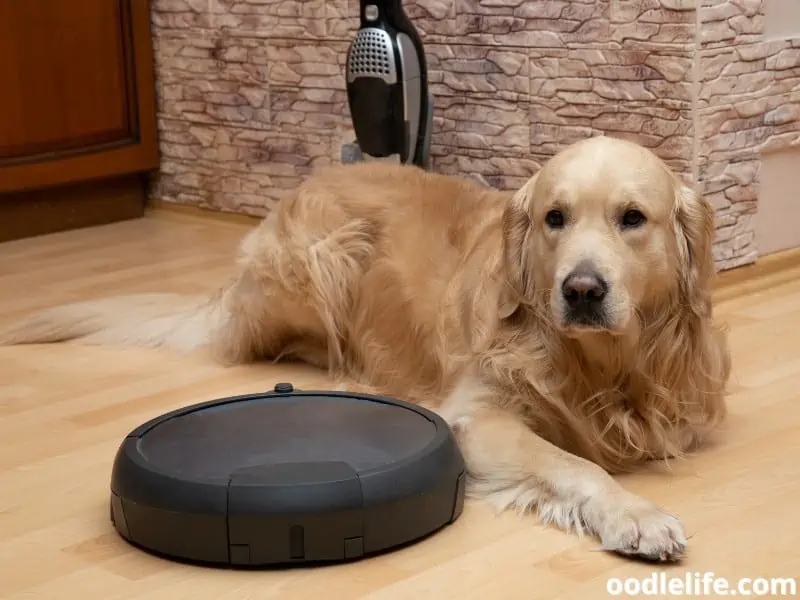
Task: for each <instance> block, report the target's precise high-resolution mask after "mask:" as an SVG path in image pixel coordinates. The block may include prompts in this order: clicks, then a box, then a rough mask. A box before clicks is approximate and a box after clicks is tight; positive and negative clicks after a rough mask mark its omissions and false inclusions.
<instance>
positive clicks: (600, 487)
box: [438, 382, 686, 562]
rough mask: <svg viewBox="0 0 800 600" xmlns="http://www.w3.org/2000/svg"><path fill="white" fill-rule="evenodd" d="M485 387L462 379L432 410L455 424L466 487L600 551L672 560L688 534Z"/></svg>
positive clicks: (498, 507)
mask: <svg viewBox="0 0 800 600" xmlns="http://www.w3.org/2000/svg"><path fill="white" fill-rule="evenodd" d="M486 393H491V392H489V391H488V390H481V386H480V384H479V383H477V382H469V383H466V384H465V383H462V385H461V386H459V387H458V388H457V389H456V390H455V392H454V393H453V394H451V396H450V398H449V399H448V400H447V401H446V402H445V403H444V404H443V405H442V406H441V407H439V409H438V411H439V412H440V414H442V416H443V417H444V418H445V419H447V420H448V422H449V423H450V424H451V426H452V427H453V430H454V432H455V435H456V438H457V439H458V442H459V446H460V448H461V450H462V452H463V454H464V459H465V461H466V464H467V471H468V478H467V490H468V493H469V494H470V495H471V496H474V497H478V498H481V499H484V500H487V501H488V502H489V503H490V504H492V505H493V506H494V507H496V508H497V509H498V510H506V509H515V510H520V511H529V510H530V511H532V512H535V513H537V514H538V515H539V517H540V518H541V519H542V520H543V521H544V522H545V523H548V524H552V525H555V526H556V527H558V528H560V529H562V530H566V531H573V532H577V533H579V534H583V533H588V534H592V535H595V536H597V537H598V538H599V539H600V540H601V542H602V546H603V548H604V549H606V550H611V551H614V552H617V553H620V554H625V555H632V556H638V557H642V558H647V559H650V560H659V561H670V562H671V561H676V560H679V559H680V558H681V557H682V556H683V554H684V550H685V546H686V536H685V534H684V531H683V527H682V525H681V523H680V522H679V521H678V520H677V519H676V518H675V517H673V516H671V515H669V514H667V513H665V512H663V511H661V510H660V509H659V508H657V507H656V506H654V505H653V504H651V503H650V502H648V501H646V500H644V499H643V498H640V497H638V496H636V495H635V494H632V493H630V492H628V491H626V490H625V489H624V488H622V487H621V486H620V485H619V484H618V483H617V482H616V481H615V480H614V479H613V478H612V477H611V476H610V475H609V474H608V473H606V472H605V471H604V470H602V469H601V468H600V467H599V466H597V465H596V464H594V463H592V462H589V461H587V460H584V459H582V458H579V457H577V456H575V455H572V454H569V453H568V452H565V451H564V450H561V449H560V448H558V447H556V446H554V445H552V444H550V443H549V442H547V441H546V440H544V439H542V438H540V437H539V436H537V435H536V434H535V433H534V432H533V431H532V430H530V429H529V428H528V427H527V426H526V425H525V423H524V422H523V420H522V419H520V417H519V415H516V414H513V413H511V412H509V411H508V410H505V409H500V408H496V406H499V405H501V401H500V400H499V399H497V401H496V403H493V404H494V406H490V405H489V404H488V403H484V402H485V401H486V400H488V398H487V397H486V396H485V394H486Z"/></svg>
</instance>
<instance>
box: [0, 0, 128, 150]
mask: <svg viewBox="0 0 800 600" xmlns="http://www.w3.org/2000/svg"><path fill="white" fill-rule="evenodd" d="M75 4H77V5H79V6H80V8H79V9H77V10H76V6H75V5H74V4H73V3H72V2H56V1H53V0H25V1H24V2H20V1H19V0H2V1H0V74H1V79H2V81H3V82H4V85H3V88H5V93H0V132H2V135H0V159H6V160H9V159H10V160H14V159H24V160H31V159H34V158H35V156H36V155H38V154H41V153H45V152H47V153H60V152H64V151H69V150H74V149H76V148H82V149H84V150H85V149H87V148H90V147H91V146H93V145H96V144H100V143H109V142H115V141H123V140H126V139H130V138H131V134H132V132H131V127H130V118H129V108H128V96H127V91H126V87H127V86H126V72H127V60H126V57H125V46H124V43H123V37H122V35H121V33H122V31H123V19H122V17H123V14H124V12H123V10H122V6H121V3H120V2H119V1H117V0H76V1H75Z"/></svg>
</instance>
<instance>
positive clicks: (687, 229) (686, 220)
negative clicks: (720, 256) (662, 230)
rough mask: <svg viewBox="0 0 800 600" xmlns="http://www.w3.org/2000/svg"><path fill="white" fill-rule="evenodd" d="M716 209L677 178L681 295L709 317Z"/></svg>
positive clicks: (675, 225)
mask: <svg viewBox="0 0 800 600" xmlns="http://www.w3.org/2000/svg"><path fill="white" fill-rule="evenodd" d="M714 217H715V214H714V207H713V206H712V205H711V203H710V202H708V200H707V199H706V198H704V197H703V196H702V195H700V194H698V193H697V192H696V191H695V190H693V189H691V188H690V187H688V186H686V185H685V184H684V183H683V182H682V181H680V180H678V178H677V177H675V209H674V212H673V226H674V229H675V235H676V238H677V240H676V241H677V249H678V269H679V272H678V275H679V279H680V281H679V285H680V291H681V295H682V297H683V299H684V301H685V302H687V303H688V304H689V308H690V309H691V310H692V311H693V312H695V313H696V314H698V316H700V315H702V316H706V315H707V312H708V310H709V309H710V293H709V292H710V290H709V285H710V283H711V278H712V276H713V275H714V272H715V267H714V259H713V256H712V251H711V247H712V243H713V240H714V230H715V227H714Z"/></svg>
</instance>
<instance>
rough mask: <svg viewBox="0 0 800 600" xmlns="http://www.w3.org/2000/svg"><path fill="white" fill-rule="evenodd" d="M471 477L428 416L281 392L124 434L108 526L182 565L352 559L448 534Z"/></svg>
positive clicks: (341, 397) (360, 399)
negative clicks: (439, 533) (444, 531)
mask: <svg viewBox="0 0 800 600" xmlns="http://www.w3.org/2000/svg"><path fill="white" fill-rule="evenodd" d="M465 477H466V475H465V466H464V460H463V457H462V455H461V453H460V451H459V449H458V446H457V445H456V441H455V439H454V437H453V435H452V432H451V430H450V428H449V427H448V425H447V423H446V422H445V421H444V420H443V419H442V418H441V417H439V416H438V415H436V414H435V413H432V412H430V411H428V410H425V409H423V408H420V407H418V406H414V405H412V404H409V403H406V402H403V401H399V400H396V399H391V398H384V397H378V396H368V395H362V394H349V393H344V392H310V391H300V390H295V389H294V388H293V387H292V385H291V384H288V383H282V384H278V385H276V386H275V388H274V390H273V391H271V392H268V393H262V394H252V395H246V396H236V397H231V398H223V399H220V400H213V401H211V402H204V403H202V404H197V405H194V406H189V407H186V408H182V409H179V410H176V411H173V412H170V413H167V414H165V415H162V416H160V417H157V418H155V419H153V420H151V421H149V422H147V423H145V424H143V425H141V426H139V427H137V428H136V429H135V430H133V431H132V432H131V433H130V434H128V436H127V437H126V438H125V440H124V441H123V442H122V444H121V445H120V448H119V450H118V452H117V455H116V457H115V460H114V466H113V469H112V475H111V520H112V522H113V525H114V527H115V529H116V530H117V532H118V533H119V534H120V535H121V536H122V537H123V538H124V539H126V540H128V541H129V542H130V543H132V544H133V545H135V546H137V547H139V548H142V549H144V550H148V551H151V552H153V553H155V554H158V555H161V556H165V557H168V558H173V559H176V560H183V561H189V562H197V563H205V564H212V565H213V564H216V565H219V566H231V567H234V566H240V567H258V566H262V567H265V566H270V565H290V564H297V563H320V562H322V563H324V562H334V561H346V560H352V559H358V558H361V557H366V556H369V555H371V554H375V553H379V552H384V551H388V550H391V549H394V548H397V547H399V546H404V545H408V544H410V543H412V542H415V541H418V540H420V539H421V538H423V537H426V536H428V535H430V534H431V533H433V532H435V531H437V530H439V529H441V528H443V527H445V526H446V525H448V524H450V523H453V522H454V521H455V520H456V519H457V518H458V517H459V516H460V514H461V511H462V507H463V501H464V483H465Z"/></svg>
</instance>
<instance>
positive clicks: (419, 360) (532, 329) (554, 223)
mask: <svg viewBox="0 0 800 600" xmlns="http://www.w3.org/2000/svg"><path fill="white" fill-rule="evenodd" d="M713 233H714V211H713V209H712V207H711V206H710V205H709V204H708V203H707V202H706V201H705V200H704V199H703V198H702V197H700V196H699V195H697V194H696V193H694V192H693V191H692V190H691V189H689V188H688V187H686V186H685V185H684V184H683V183H682V182H681V181H680V180H679V179H678V177H677V176H676V175H675V174H674V173H673V172H671V171H670V169H669V168H668V167H667V165H666V164H665V163H663V162H662V161H661V160H660V159H659V158H657V157H656V156H655V155H654V154H652V153H651V152H649V151H648V150H645V149H643V148H641V147H640V146H638V145H635V144H633V143H630V142H627V141H622V140H617V139H614V138H611V137H606V136H599V137H594V138H590V139H587V140H584V141H581V142H578V143H576V144H574V145H572V146H571V147H569V148H567V149H565V150H564V151H562V152H561V153H559V154H557V155H556V156H554V157H553V158H552V159H551V160H550V161H549V162H548V163H547V164H545V165H544V166H543V168H542V169H541V170H540V171H539V172H538V173H537V174H536V175H535V176H533V177H532V178H531V179H530V180H529V181H528V182H527V183H526V184H525V185H524V186H523V187H522V188H521V189H520V190H518V191H516V192H515V193H512V192H508V193H505V192H500V191H495V190H492V189H488V188H486V187H484V186H481V185H479V184H478V183H476V182H472V181H471V180H468V179H466V178H458V177H453V176H445V175H441V174H435V173H432V172H426V171H423V170H421V169H417V168H415V167H412V166H397V165H389V164H385V163H376V162H370V163H362V164H355V165H347V166H335V167H331V168H329V169H327V170H325V171H322V172H319V173H318V174H316V175H313V176H311V177H310V178H308V180H307V181H305V182H304V183H303V184H301V185H300V186H299V187H298V188H297V189H296V190H295V191H294V192H293V193H292V194H291V195H290V196H288V197H287V198H286V199H285V200H284V201H282V202H281V203H280V204H279V205H278V206H276V208H275V209H274V210H273V211H272V212H271V213H270V214H269V215H268V216H267V217H266V218H265V219H264V220H263V221H262V223H261V224H260V225H259V226H258V227H257V228H256V229H255V230H254V231H252V232H251V233H250V234H249V235H247V236H246V238H245V239H244V240H243V242H242V244H241V247H240V249H239V254H238V260H237V263H236V268H235V272H234V273H233V275H232V278H231V279H230V281H228V282H227V283H225V284H224V285H222V286H221V287H220V289H219V291H218V292H217V293H216V294H214V295H213V296H212V297H210V298H205V299H200V300H197V301H195V300H190V299H184V298H181V297H179V296H174V295H169V294H154V295H143V296H131V297H122V298H115V299H108V300H100V301H93V302H86V303H80V304H76V305H71V306H66V307H59V308H54V309H49V310H46V311H44V312H41V313H39V314H35V315H33V316H31V317H30V318H28V319H26V320H24V321H23V322H21V323H18V324H14V325H11V326H9V327H8V328H6V329H5V330H3V331H0V343H5V344H15V343H44V342H59V341H66V340H70V339H81V340H83V342H85V343H96V344H136V345H140V346H165V347H169V348H174V349H178V350H182V351H191V350H194V349H199V348H208V349H210V350H211V351H212V352H213V354H214V355H215V356H216V357H218V358H219V359H220V360H222V361H225V362H228V363H242V362H246V361H255V360H259V359H267V360H270V359H272V360H276V359H279V358H284V357H292V358H295V359H301V360H304V361H307V362H309V363H312V364H314V365H318V366H319V367H322V368H325V369H328V370H329V371H330V373H331V375H332V376H333V377H335V378H336V379H338V380H339V381H343V382H345V385H347V382H349V384H350V385H352V386H353V388H354V389H358V390H359V391H366V392H374V393H382V394H388V395H392V396H395V397H398V398H402V399H405V400H409V401H411V402H416V403H420V404H422V405H424V406H426V407H428V408H431V409H432V410H435V411H437V412H438V413H439V414H441V415H442V416H443V417H444V418H445V419H447V421H448V423H449V424H450V425H451V427H452V428H453V431H454V432H455V435H456V437H457V440H458V442H459V444H460V447H461V449H462V452H463V454H464V457H465V460H466V462H467V467H468V474H469V477H468V480H469V484H468V489H469V492H470V494H471V495H472V496H478V497H482V498H484V499H486V500H488V501H489V502H491V503H492V504H494V505H495V506H497V507H499V508H501V509H505V508H513V509H519V510H531V511H533V512H536V513H537V514H538V515H539V517H540V518H541V519H543V521H545V522H547V523H552V524H554V525H556V526H558V527H560V528H562V529H564V530H572V531H577V532H580V533H582V532H588V533H591V534H593V535H595V536H596V537H598V538H599V539H600V541H601V543H602V546H603V547H604V548H606V549H608V550H613V551H616V552H618V553H621V554H625V555H633V556H637V557H642V558H647V559H653V560H661V561H673V560H678V559H680V558H681V556H682V555H683V554H684V552H685V546H686V536H685V533H684V530H683V527H682V525H681V523H680V522H679V520H678V519H677V518H675V517H674V516H671V515H669V514H667V513H665V512H663V511H662V510H661V509H659V508H658V507H657V506H655V505H654V504H652V503H650V502H649V501H647V500H645V499H643V498H641V497H638V496H636V495H634V494H633V493H630V492H628V491H626V490H625V489H623V487H621V485H620V484H619V483H617V482H616V480H615V479H614V478H612V476H611V475H612V474H614V473H618V472H622V471H630V470H633V469H635V468H636V467H637V466H640V465H642V463H643V462H644V461H648V460H653V459H665V458H667V457H675V456H680V455H683V454H685V453H687V452H689V451H690V450H691V449H692V448H693V447H694V446H695V445H696V444H699V443H701V442H703V441H704V440H705V439H706V438H707V437H708V435H709V434H710V433H711V432H712V431H713V430H714V429H715V426H716V425H717V424H718V423H720V422H721V420H722V419H723V417H724V415H725V386H726V381H727V379H728V375H729V369H730V359H729V353H728V348H727V341H726V337H725V334H724V331H723V329H721V328H719V327H718V326H717V325H715V324H714V323H713V322H712V307H711V302H710V296H709V284H710V279H711V278H712V277H713V275H714V264H713V261H712V256H711V243H712V236H713Z"/></svg>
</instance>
